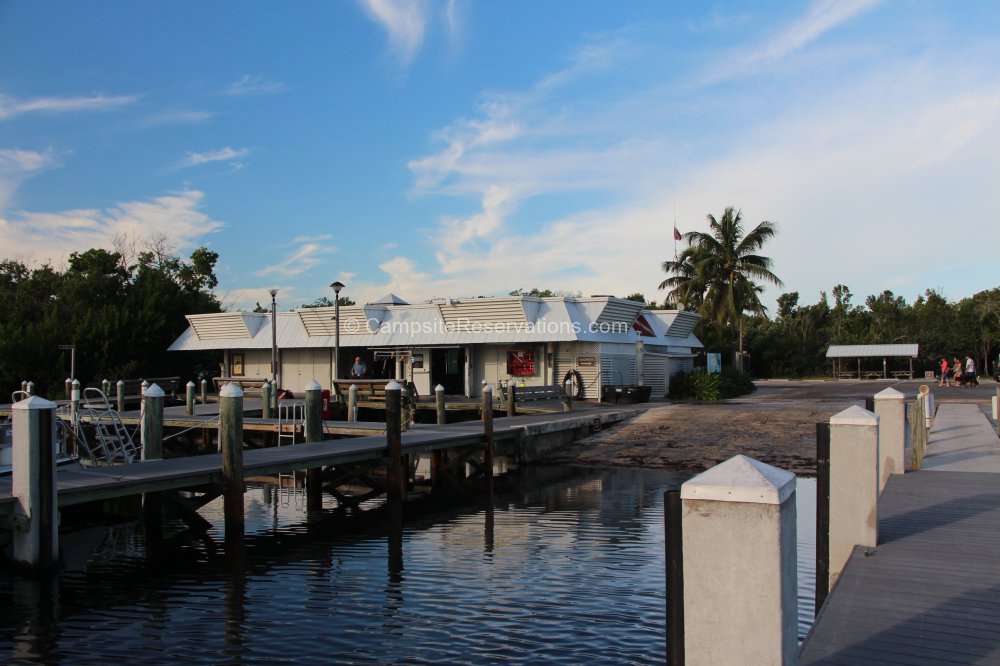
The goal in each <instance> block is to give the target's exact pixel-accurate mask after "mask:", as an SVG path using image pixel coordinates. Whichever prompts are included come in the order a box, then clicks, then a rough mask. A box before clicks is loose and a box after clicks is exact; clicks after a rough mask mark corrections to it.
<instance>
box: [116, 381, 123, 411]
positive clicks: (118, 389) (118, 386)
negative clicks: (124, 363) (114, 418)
mask: <svg viewBox="0 0 1000 666" xmlns="http://www.w3.org/2000/svg"><path fill="white" fill-rule="evenodd" d="M115 398H116V401H117V403H118V413H119V414H121V413H122V412H124V411H125V380H124V379H119V380H118V383H116V384H115Z"/></svg>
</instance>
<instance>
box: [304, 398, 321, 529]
mask: <svg viewBox="0 0 1000 666" xmlns="http://www.w3.org/2000/svg"><path fill="white" fill-rule="evenodd" d="M305 441H307V442H322V441H323V387H322V386H320V384H319V382H317V381H316V380H313V381H311V382H309V383H308V384H307V385H306V413H305ZM306 508H307V509H309V510H310V511H320V510H322V508H323V468H322V467H310V468H309V469H308V470H307V471H306Z"/></svg>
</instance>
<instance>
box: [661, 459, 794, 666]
mask: <svg viewBox="0 0 1000 666" xmlns="http://www.w3.org/2000/svg"><path fill="white" fill-rule="evenodd" d="M681 503H682V508H681V514H682V530H683V544H684V564H683V570H684V655H685V663H686V664H688V666H695V665H697V664H710V665H712V666H715V665H717V664H794V663H795V660H796V650H797V649H798V629H797V585H798V580H797V578H798V575H797V569H798V565H797V562H796V528H795V475H794V474H792V473H791V472H786V471H784V470H781V469H778V468H776V467H771V466H770V465H766V464H764V463H761V462H758V461H756V460H753V459H752V458H748V457H746V456H744V455H737V456H735V457H733V458H730V459H729V460H727V461H726V462H724V463H722V464H720V465H717V466H715V467H713V468H712V469H710V470H708V471H707V472H704V473H702V474H699V475H698V476H696V477H694V478H693V479H691V480H690V481H687V482H686V483H685V484H684V485H682V486H681Z"/></svg>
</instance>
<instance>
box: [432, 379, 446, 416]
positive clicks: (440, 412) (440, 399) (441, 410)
mask: <svg viewBox="0 0 1000 666" xmlns="http://www.w3.org/2000/svg"><path fill="white" fill-rule="evenodd" d="M434 409H435V411H436V412H437V424H438V425H444V424H446V423H447V422H448V412H447V410H446V409H445V402H444V387H443V386H441V385H440V384H438V385H437V386H435V387H434Z"/></svg>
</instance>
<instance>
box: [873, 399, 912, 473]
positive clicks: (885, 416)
mask: <svg viewBox="0 0 1000 666" xmlns="http://www.w3.org/2000/svg"><path fill="white" fill-rule="evenodd" d="M874 402H875V410H874V411H875V414H877V415H878V452H879V453H878V457H879V463H878V464H879V483H878V490H879V492H880V493H881V492H882V491H883V490H884V489H885V484H886V483H887V482H888V481H889V477H890V476H891V475H893V474H902V473H903V472H904V471H905V468H904V460H905V458H904V453H903V452H904V450H905V448H906V402H905V396H904V395H903V394H902V393H900V392H899V391H897V390H896V389H894V388H887V389H885V390H884V391H880V392H879V393H876V394H875V400H874Z"/></svg>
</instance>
